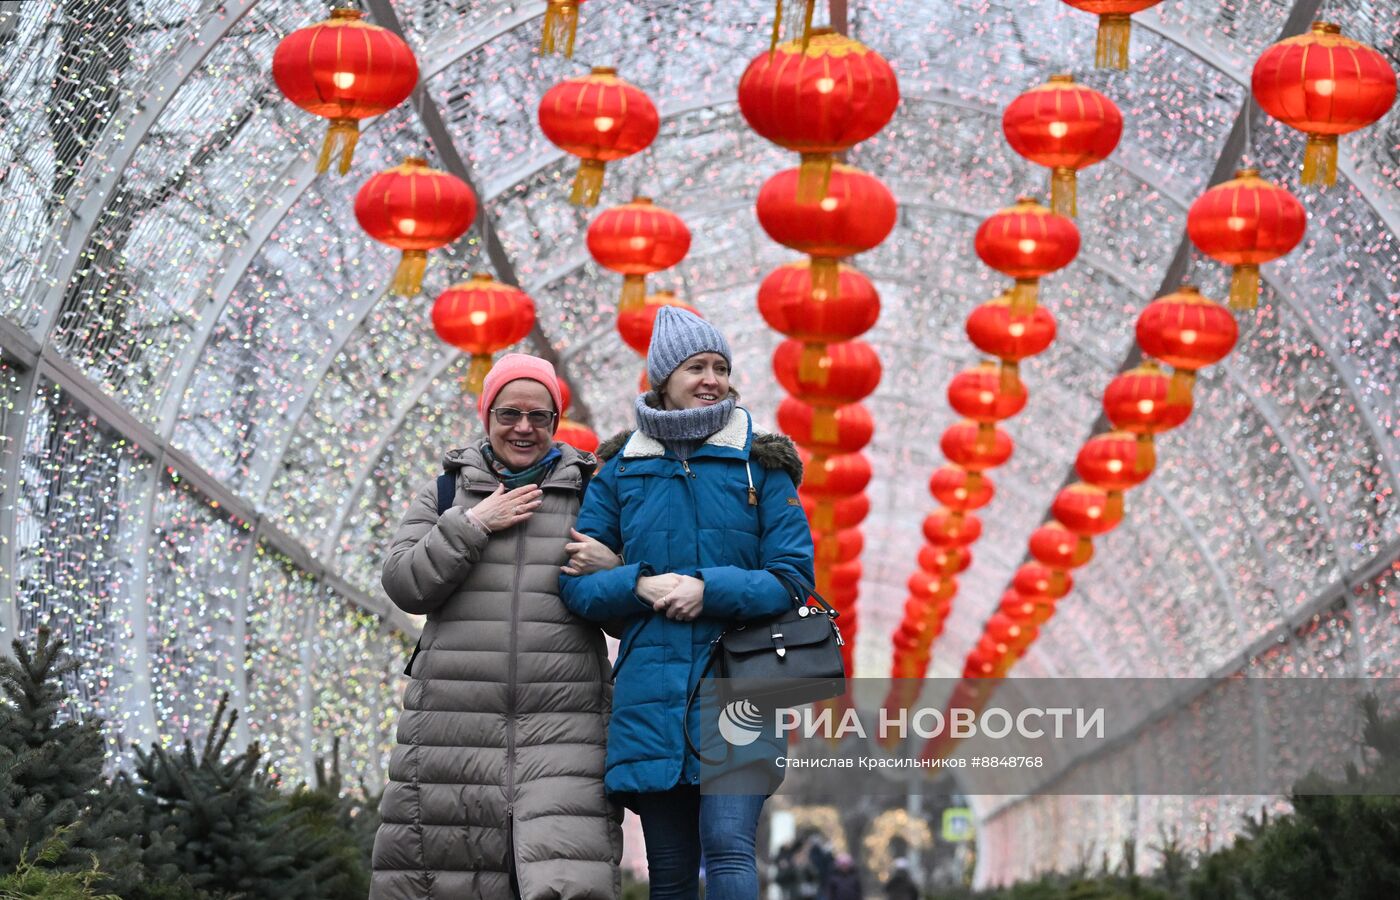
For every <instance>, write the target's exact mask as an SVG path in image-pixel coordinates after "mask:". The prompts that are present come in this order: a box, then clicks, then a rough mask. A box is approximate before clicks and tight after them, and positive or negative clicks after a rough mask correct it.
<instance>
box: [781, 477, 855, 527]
mask: <svg viewBox="0 0 1400 900" xmlns="http://www.w3.org/2000/svg"><path fill="white" fill-rule="evenodd" d="M803 488H805V485H803V486H802V487H799V488H798V489H797V496H798V497H799V498H801V500H802V511H803V512H804V513H806V515H807V521H808V522H810V523H811V525H812V528H814V529H816V530H818V531H831V530H833V529H837V528H854V527H856V526H857V525H859V524H860V523H861V522H864V521H865V517H866V516H868V515H870V498H869V497H867V496H866V495H865V494H855V495H852V496H850V497H839V498H838V497H831V496H828V495H825V494H823V495H822V496H816V495H813V494H809V493H808V492H807V491H806V490H804V489H803Z"/></svg>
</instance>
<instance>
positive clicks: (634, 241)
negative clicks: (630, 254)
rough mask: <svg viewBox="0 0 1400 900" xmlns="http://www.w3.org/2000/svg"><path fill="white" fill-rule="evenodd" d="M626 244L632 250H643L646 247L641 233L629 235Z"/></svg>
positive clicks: (645, 241) (645, 240)
mask: <svg viewBox="0 0 1400 900" xmlns="http://www.w3.org/2000/svg"><path fill="white" fill-rule="evenodd" d="M627 245H628V246H629V247H631V248H632V249H633V250H644V249H646V245H647V239H646V238H644V237H642V236H641V235H637V236H635V237H630V238H628V239H627Z"/></svg>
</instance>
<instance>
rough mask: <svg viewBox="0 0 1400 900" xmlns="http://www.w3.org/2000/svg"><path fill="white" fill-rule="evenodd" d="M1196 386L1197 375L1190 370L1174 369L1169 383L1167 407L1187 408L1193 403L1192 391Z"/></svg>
mask: <svg viewBox="0 0 1400 900" xmlns="http://www.w3.org/2000/svg"><path fill="white" fill-rule="evenodd" d="M1195 385H1196V373H1195V372H1192V371H1191V370H1190V369H1173V370H1172V377H1171V381H1169V382H1167V405H1168V406H1185V405H1186V404H1187V403H1190V402H1191V389H1192V388H1193V387H1195Z"/></svg>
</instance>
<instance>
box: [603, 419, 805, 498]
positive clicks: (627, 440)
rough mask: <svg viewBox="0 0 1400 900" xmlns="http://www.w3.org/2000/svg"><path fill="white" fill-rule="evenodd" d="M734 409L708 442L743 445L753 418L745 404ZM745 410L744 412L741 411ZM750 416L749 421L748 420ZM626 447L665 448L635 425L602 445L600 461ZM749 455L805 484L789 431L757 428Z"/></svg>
mask: <svg viewBox="0 0 1400 900" xmlns="http://www.w3.org/2000/svg"><path fill="white" fill-rule="evenodd" d="M734 412H735V415H733V416H731V417H730V419H729V424H728V425H726V426H725V427H724V428H721V429H720V430H719V431H717V432H715V433H714V434H712V435H710V437H709V439H708V440H706V441H705V443H706V444H719V445H730V444H732V443H734V440H735V438H737V439H738V446H739V448H740V449H742V447H743V443H742V442H743V438H744V437H745V436H746V435H745V434H744V433H743V432H741V431H739V429H744V428H746V427H751V425H752V418H751V417H750V416H749V412H748V410H746V409H744V408H743V407H739V408H737V409H735V410H734ZM741 412H742V413H743V414H744V415H743V416H740V415H739V413H741ZM746 419H748V421H745V420H746ZM730 432H734V433H733V434H730ZM653 445H655V446H653ZM624 448H627V451H626V452H625V453H623V455H624V456H627V457H632V456H660V455H661V454H662V453H664V452H665V448H664V447H662V446H661V444H660V442H659V441H657V440H655V439H654V438H650V437H647V436H646V435H645V434H641V433H639V432H638V431H637V430H636V429H635V428H629V429H627V430H626V431H619V432H618V433H617V434H614V435H613V436H612V437H610V438H608V439H607V440H606V441H603V443H602V444H600V445H599V447H598V451H597V454H596V455H597V457H598V462H599V463H600V464H602V463H606V462H607V461H608V460H610V459H612V458H613V457H614V456H616V455H617V454H618V453H619V452H622V451H623V450H624ZM749 458H750V459H752V460H753V461H754V462H756V463H758V464H759V465H760V466H762V467H763V468H765V469H781V470H783V471H784V472H787V474H788V477H789V478H791V479H792V483H793V484H794V485H801V484H802V458H801V457H800V456H799V455H798V453H797V447H796V446H795V445H794V444H793V443H792V438H790V437H788V436H787V435H785V434H770V433H768V432H759V431H755V432H753V440H752V441H751V442H750V444H749Z"/></svg>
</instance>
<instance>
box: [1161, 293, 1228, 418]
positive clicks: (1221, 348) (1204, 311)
mask: <svg viewBox="0 0 1400 900" xmlns="http://www.w3.org/2000/svg"><path fill="white" fill-rule="evenodd" d="M1239 334H1240V329H1239V326H1238V325H1236V324H1235V317H1234V316H1232V315H1230V311H1229V310H1228V309H1226V308H1225V307H1223V306H1221V305H1220V304H1219V303H1216V302H1215V301H1214V300H1212V299H1210V298H1209V297H1203V296H1201V292H1200V291H1198V290H1196V289H1195V288H1194V287H1192V286H1191V285H1189V284H1185V285H1182V286H1181V288H1180V289H1178V290H1177V291H1176V293H1174V294H1168V295H1166V296H1165V297H1158V298H1157V299H1156V300H1153V301H1152V302H1151V303H1149V304H1148V305H1147V308H1146V309H1144V310H1143V311H1142V314H1141V315H1139V316H1138V320H1137V339H1138V346H1140V347H1141V348H1142V351H1143V352H1144V353H1146V354H1148V355H1150V356H1155V357H1156V358H1157V359H1159V360H1161V361H1162V362H1164V363H1166V364H1167V365H1169V366H1171V367H1172V380H1171V385H1170V387H1169V388H1168V390H1167V402H1168V403H1182V402H1184V401H1186V400H1187V399H1188V398H1189V397H1190V396H1191V388H1192V386H1194V385H1195V383H1196V371H1197V370H1198V369H1202V368H1204V367H1205V366H1209V365H1211V364H1213V363H1218V362H1220V360H1222V359H1224V358H1225V357H1226V356H1227V355H1228V354H1229V353H1230V351H1231V350H1232V349H1234V346H1235V340H1236V339H1237V338H1238V337H1239Z"/></svg>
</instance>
